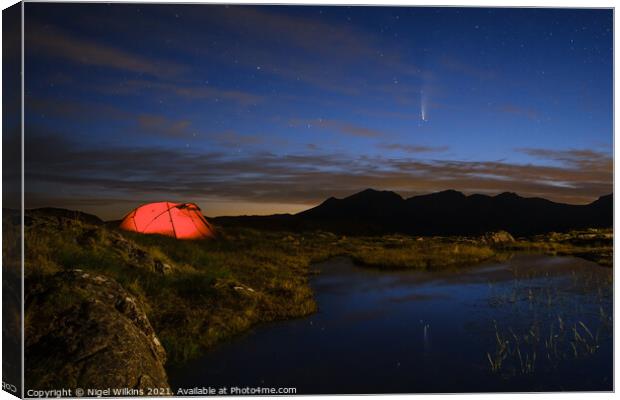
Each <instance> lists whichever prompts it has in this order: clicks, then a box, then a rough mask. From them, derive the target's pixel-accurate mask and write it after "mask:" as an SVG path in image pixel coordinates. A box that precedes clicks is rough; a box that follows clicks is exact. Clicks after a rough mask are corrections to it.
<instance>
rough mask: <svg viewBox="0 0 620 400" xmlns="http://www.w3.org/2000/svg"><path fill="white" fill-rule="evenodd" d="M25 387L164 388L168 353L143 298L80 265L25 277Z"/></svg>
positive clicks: (166, 385) (166, 382)
mask: <svg viewBox="0 0 620 400" xmlns="http://www.w3.org/2000/svg"><path fill="white" fill-rule="evenodd" d="M28 289H29V290H28V292H27V296H26V322H25V325H26V355H27V357H26V363H25V367H26V379H27V381H26V387H27V388H28V389H58V388H69V389H71V388H96V389H107V388H136V389H144V390H146V389H147V388H160V387H168V379H167V376H166V372H165V370H164V363H165V362H166V352H165V350H164V348H163V347H162V345H161V343H160V342H159V339H158V338H157V336H156V335H155V332H154V331H153V328H152V327H151V324H150V322H149V320H148V318H147V316H146V314H145V312H144V310H143V307H142V305H141V304H140V302H139V301H138V300H137V299H136V298H135V297H133V296H131V295H130V294H129V293H128V292H127V291H125V289H123V288H122V287H121V285H119V284H118V283H117V282H116V281H114V280H112V279H110V278H109V277H106V276H104V275H99V274H94V273H92V272H86V271H82V270H78V269H76V270H71V271H66V272H61V273H58V274H55V275H53V276H52V277H48V278H46V280H45V281H44V282H43V281H39V282H28Z"/></svg>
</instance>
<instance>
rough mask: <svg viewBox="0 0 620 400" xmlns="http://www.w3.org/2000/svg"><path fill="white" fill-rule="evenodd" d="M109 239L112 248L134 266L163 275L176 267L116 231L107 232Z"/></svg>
mask: <svg viewBox="0 0 620 400" xmlns="http://www.w3.org/2000/svg"><path fill="white" fill-rule="evenodd" d="M108 236H109V241H110V244H111V245H112V249H113V250H114V251H115V252H116V253H117V254H119V255H120V256H121V257H123V258H125V259H126V261H127V263H128V264H129V265H131V266H132V267H135V268H142V269H147V270H149V271H151V272H158V273H160V274H163V275H168V274H170V273H173V272H174V271H175V270H176V268H175V267H174V265H172V264H171V263H169V262H167V261H163V260H160V259H159V258H157V257H154V256H152V255H151V253H149V252H148V251H146V250H144V249H143V248H141V247H140V246H138V245H137V244H136V243H134V242H133V241H130V240H127V239H126V238H125V237H123V235H121V234H120V233H118V232H114V231H109V232H108Z"/></svg>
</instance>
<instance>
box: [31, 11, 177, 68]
mask: <svg viewBox="0 0 620 400" xmlns="http://www.w3.org/2000/svg"><path fill="white" fill-rule="evenodd" d="M25 29H26V48H27V49H28V50H29V51H31V52H36V53H45V54H47V55H49V56H53V57H62V58H65V59H67V60H70V61H72V62H75V63H77V64H82V65H90V66H98V67H108V68H114V69H117V70H123V71H129V72H134V73H137V74H147V75H152V76H157V77H170V76H176V75H179V74H181V73H182V72H183V71H184V70H185V67H184V66H182V65H180V64H177V63H174V62H170V61H167V60H159V59H150V58H147V57H144V56H141V55H138V54H134V53H132V52H130V51H127V50H124V49H121V48H118V47H114V46H110V45H107V44H104V43H99V42H97V41H94V40H91V39H86V38H84V37H78V36H74V35H72V34H70V33H68V32H65V31H62V30H60V29H58V28H56V27H53V26H50V25H42V24H39V23H37V22H36V21H32V20H29V21H28V24H26V27H25Z"/></svg>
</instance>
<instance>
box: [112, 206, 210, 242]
mask: <svg viewBox="0 0 620 400" xmlns="http://www.w3.org/2000/svg"><path fill="white" fill-rule="evenodd" d="M120 228H121V229H124V230H127V231H134V232H140V233H147V234H148V233H156V234H159V235H166V236H172V237H175V238H177V239H207V238H212V237H214V236H215V231H214V229H213V228H212V227H211V225H210V224H209V223H208V222H207V220H206V219H205V217H204V216H203V215H202V213H201V212H200V208H198V206H197V205H196V204H194V203H170V202H167V201H163V202H160V203H149V204H144V205H142V206H140V207H138V208H136V209H135V210H133V211H132V212H130V213H129V214H127V215H126V216H125V218H123V222H121V225H120Z"/></svg>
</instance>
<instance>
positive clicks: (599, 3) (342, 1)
mask: <svg viewBox="0 0 620 400" xmlns="http://www.w3.org/2000/svg"><path fill="white" fill-rule="evenodd" d="M42 1H45V0H42ZM33 2H34V1H33ZM64 2H80V1H64ZM81 2H86V1H81ZM89 2H101V3H107V2H109V1H89ZM15 3H16V2H15V1H12V0H0V5H1V6H2V9H5V8H7V7H9V6H11V5H13V4H15ZM123 3H178V4H190V3H191V4H300V5H374V6H461V7H538V8H541V7H558V8H614V6H615V5H614V2H613V1H609V0H590V1H579V0H564V1H558V0H546V1H534V0H521V1H503V2H501V3H499V2H498V1H497V0H495V1H493V0H478V1H475V2H472V1H467V0H464V1H448V0H426V1H423V2H421V1H411V0H389V1H386V0H374V1H370V0H365V1H364V0H362V1H360V0H358V1H355V0H322V1H317V0H305V1H303V0H288V1H286V2H285V1H271V2H269V1H264V0H243V1H235V0H228V1H174V0H150V1H123ZM23 13H24V7H23V5H22V22H23ZM0 28H1V22H0ZM23 28H24V26H23V23H22V77H21V87H22V104H21V106H22V117H21V118H22V121H21V123H22V171H21V172H22V182H21V183H22V188H24V184H25V181H24V174H23V173H24V117H25V116H24V98H23V94H24V74H23V67H24V51H23V48H24V36H23V34H24V32H23ZM617 35H618V32H617V30H616V29H615V10H614V115H613V120H614V187H616V184H617V183H618V179H619V178H618V174H616V163H615V154H616V151H615V150H616V145H617V142H616V141H615V123H616V118H615V115H616V112H617V111H618V109H617V104H616V102H615V93H616V85H617V82H616V80H615V72H616V65H618V63H617V61H618V60H617V57H618V55H617V52H616V51H615V50H616V47H615V44H616V43H618V41H617ZM0 37H1V29H0ZM0 59H1V56H0ZM0 83H1V79H0ZM0 105H1V101H0ZM1 150H2V144H1V143H0V160H1V157H2V154H1ZM1 171H2V165H1V162H0V174H1ZM0 176H1V175H0ZM21 201H22V213H21V219H22V246H21V251H22V260H23V257H24V243H23V238H24V236H23V235H24V232H23V222H24V215H23V208H24V194H23V190H22V195H21ZM1 202H2V200H1V198H0V205H1ZM619 204H620V202H619V201H618V199H617V197H615V196H614V210H616V208H617V207H618V205H619ZM0 215H1V210H0ZM615 222H616V213H615V212H614V227H615V225H616V224H615ZM614 229H615V228H614ZM0 237H1V233H0ZM616 244H617V242H616V237H615V236H614V250H615V247H616ZM618 259H619V256H618V255H617V254H616V252H615V251H614V265H618V264H617V262H618ZM23 284H24V279H23V270H22V293H23ZM618 287H619V286H618V282H617V280H616V274H615V270H614V310H618V306H619V304H618V298H617V297H616V296H615V291H616V289H617V288H618ZM23 307H24V305H23V302H22V316H23V315H24V314H23V313H24V309H23ZM616 314H617V313H616V312H614V321H616V319H615V317H616ZM23 323H24V318H23V317H22V329H23ZM22 332H23V330H22ZM617 340H618V331H617V330H616V329H615V324H614V383H617V382H618V381H617V379H616V378H617V375H618V374H617V373H618V371H617V369H616V368H615V360H616V356H617V355H618V351H617V348H618V346H616V345H615V344H616V343H618V342H617ZM23 341H24V337H23V335H22V361H23V344H24V343H23ZM1 354H2V352H1V350H0V355H1ZM0 371H1V366H0ZM22 383H23V370H22ZM22 390H23V384H22ZM22 396H23V393H22ZM413 396H415V397H416V399H418V398H419V399H423V400H424V399H448V398H449V399H461V398H472V397H473V396H480V397H486V398H489V397H490V396H493V398H495V397H501V398H502V399H507V400H514V399H526V398H531V397H536V398H543V399H560V398H561V399H569V400H581V399H583V398H584V397H585V396H587V398H588V399H603V398H605V399H606V398H613V397H614V393H587V395H586V394H585V393H576V392H572V393H542V394H530V393H511V394H497V393H483V394H466V395H460V394H455V395H446V394H438V395H433V394H431V395H378V396H375V397H376V398H380V399H388V398H390V399H394V398H397V399H401V398H402V399H405V398H412V397H413ZM295 397H300V396H293V397H289V396H285V397H282V398H287V399H288V398H290V399H293V398H295ZM301 397H315V396H301ZM321 397H322V398H338V399H351V398H355V397H358V396H321ZM14 398H15V397H13V396H11V395H10V394H9V393H7V392H4V391H0V400H5V399H7V400H8V399H14ZM253 398H260V399H263V398H267V397H263V396H261V397H253Z"/></svg>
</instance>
